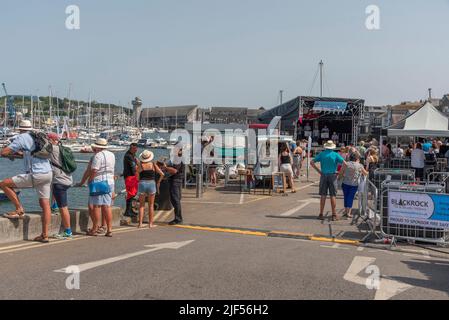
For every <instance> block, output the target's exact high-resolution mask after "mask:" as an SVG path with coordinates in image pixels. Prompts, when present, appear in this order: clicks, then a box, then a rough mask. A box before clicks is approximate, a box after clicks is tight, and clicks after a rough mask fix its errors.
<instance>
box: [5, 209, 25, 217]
mask: <svg viewBox="0 0 449 320" xmlns="http://www.w3.org/2000/svg"><path fill="white" fill-rule="evenodd" d="M3 217H4V218H6V219H24V218H25V212H24V211H17V210H16V211H11V212H8V213H5V214H4V215H3Z"/></svg>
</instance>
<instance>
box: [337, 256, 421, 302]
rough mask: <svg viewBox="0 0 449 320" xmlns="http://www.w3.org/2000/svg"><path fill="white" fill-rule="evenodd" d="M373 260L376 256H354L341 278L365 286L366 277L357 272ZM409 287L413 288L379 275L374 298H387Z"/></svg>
mask: <svg viewBox="0 0 449 320" xmlns="http://www.w3.org/2000/svg"><path fill="white" fill-rule="evenodd" d="M375 261H376V258H372V257H360V256H357V257H354V260H353V261H352V263H351V265H350V266H349V268H348V270H347V271H346V274H345V275H344V276H343V279H345V280H346V281H349V282H352V283H356V284H359V285H363V286H366V285H367V279H368V278H364V277H361V276H359V274H360V273H361V272H364V271H365V270H366V269H367V268H368V266H370V265H372V264H373V263H374V262H375ZM410 288H413V286H411V285H409V284H406V283H402V282H399V281H395V280H391V279H388V278H386V277H381V279H380V283H379V288H378V289H377V290H376V295H375V297H374V300H389V299H391V298H393V297H394V296H396V295H398V294H400V293H402V292H404V291H406V290H408V289H410Z"/></svg>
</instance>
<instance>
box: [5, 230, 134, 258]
mask: <svg viewBox="0 0 449 320" xmlns="http://www.w3.org/2000/svg"><path fill="white" fill-rule="evenodd" d="M136 231H143V229H137V228H136V227H121V228H120V229H117V230H116V231H114V234H122V233H128V232H136ZM86 239H91V237H88V236H85V235H76V236H74V237H73V239H71V240H56V239H55V240H53V239H50V243H45V244H43V243H39V242H30V243H24V244H20V245H13V246H9V247H2V248H1V249H0V254H3V253H12V252H18V251H23V250H28V249H37V248H41V247H49V246H54V245H60V244H69V243H72V242H74V241H78V240H86Z"/></svg>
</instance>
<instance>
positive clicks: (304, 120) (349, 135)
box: [259, 96, 365, 145]
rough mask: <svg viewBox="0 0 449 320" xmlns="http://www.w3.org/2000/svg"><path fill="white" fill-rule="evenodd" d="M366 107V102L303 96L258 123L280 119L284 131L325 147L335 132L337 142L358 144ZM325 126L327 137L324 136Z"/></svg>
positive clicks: (264, 115) (279, 107)
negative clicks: (310, 139)
mask: <svg viewBox="0 0 449 320" xmlns="http://www.w3.org/2000/svg"><path fill="white" fill-rule="evenodd" d="M364 106H365V100H363V99H345V98H322V97H309V96H300V97H297V98H295V99H293V100H290V101H288V102H286V103H284V104H281V105H279V106H277V107H274V108H272V109H270V110H268V111H266V112H264V113H263V114H261V115H260V116H259V121H260V122H261V123H265V124H268V123H270V122H271V120H272V119H273V118H274V117H276V116H281V117H282V121H281V131H282V132H285V133H288V134H289V135H293V136H294V138H296V139H307V138H308V136H309V135H311V136H312V139H313V142H314V144H316V143H318V144H322V143H323V141H327V140H330V139H332V136H333V133H334V132H336V133H337V135H338V137H339V139H338V142H339V143H340V144H342V143H344V144H345V145H349V144H350V143H353V144H356V143H357V141H358V137H359V133H360V126H361V124H362V121H363V120H364ZM326 127H327V129H328V130H329V137H327V138H326V135H323V129H325V128H326ZM324 131H326V129H325V130H324ZM317 134H318V136H317Z"/></svg>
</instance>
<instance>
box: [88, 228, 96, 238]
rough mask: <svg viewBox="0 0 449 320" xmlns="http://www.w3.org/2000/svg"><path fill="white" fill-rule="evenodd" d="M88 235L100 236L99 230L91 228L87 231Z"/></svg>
mask: <svg viewBox="0 0 449 320" xmlns="http://www.w3.org/2000/svg"><path fill="white" fill-rule="evenodd" d="M86 235H87V236H89V237H97V236H98V232H97V231H94V230H93V229H89V230H88V231H87V232H86Z"/></svg>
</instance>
